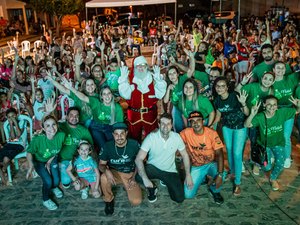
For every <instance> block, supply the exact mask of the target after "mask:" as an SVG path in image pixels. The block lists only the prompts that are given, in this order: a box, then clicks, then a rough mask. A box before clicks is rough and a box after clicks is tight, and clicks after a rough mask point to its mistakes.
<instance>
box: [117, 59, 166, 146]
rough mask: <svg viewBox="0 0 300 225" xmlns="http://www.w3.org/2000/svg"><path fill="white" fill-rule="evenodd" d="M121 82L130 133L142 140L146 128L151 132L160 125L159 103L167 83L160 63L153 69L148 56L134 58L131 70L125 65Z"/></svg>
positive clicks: (147, 132) (120, 90) (120, 86)
mask: <svg viewBox="0 0 300 225" xmlns="http://www.w3.org/2000/svg"><path fill="white" fill-rule="evenodd" d="M118 82H119V93H120V95H121V96H122V97H123V98H124V99H126V101H127V104H128V109H127V119H128V122H129V124H128V125H129V126H128V128H129V134H130V136H131V137H132V138H134V139H136V140H138V141H139V142H141V139H142V130H143V129H144V131H145V135H147V134H149V133H150V132H151V131H153V130H154V129H156V128H157V125H158V124H157V105H156V103H157V101H158V100H159V99H162V98H163V96H164V95H165V93H166V88H167V83H166V81H165V80H164V79H163V76H162V75H161V74H160V68H159V67H158V66H154V67H153V71H151V70H150V69H149V68H148V64H147V60H146V59H145V57H144V56H138V57H136V58H135V59H134V61H133V67H132V69H131V72H130V74H129V70H128V67H126V66H122V67H121V76H120V77H119V80H118Z"/></svg>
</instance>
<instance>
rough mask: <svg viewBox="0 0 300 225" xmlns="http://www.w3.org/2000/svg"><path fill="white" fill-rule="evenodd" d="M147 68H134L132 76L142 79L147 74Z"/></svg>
mask: <svg viewBox="0 0 300 225" xmlns="http://www.w3.org/2000/svg"><path fill="white" fill-rule="evenodd" d="M147 72H148V71H147V69H144V70H143V71H141V69H137V68H134V76H135V77H137V78H138V79H140V80H143V79H144V78H145V77H146V75H147Z"/></svg>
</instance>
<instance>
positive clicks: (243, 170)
mask: <svg viewBox="0 0 300 225" xmlns="http://www.w3.org/2000/svg"><path fill="white" fill-rule="evenodd" d="M245 172H246V169H245V165H244V162H242V173H245Z"/></svg>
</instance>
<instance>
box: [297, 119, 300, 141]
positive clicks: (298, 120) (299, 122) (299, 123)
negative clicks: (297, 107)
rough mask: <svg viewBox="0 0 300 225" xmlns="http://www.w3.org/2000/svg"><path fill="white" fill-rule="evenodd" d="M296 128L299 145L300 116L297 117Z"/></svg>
mask: <svg viewBox="0 0 300 225" xmlns="http://www.w3.org/2000/svg"><path fill="white" fill-rule="evenodd" d="M297 127H298V143H300V116H299V114H298V115H297Z"/></svg>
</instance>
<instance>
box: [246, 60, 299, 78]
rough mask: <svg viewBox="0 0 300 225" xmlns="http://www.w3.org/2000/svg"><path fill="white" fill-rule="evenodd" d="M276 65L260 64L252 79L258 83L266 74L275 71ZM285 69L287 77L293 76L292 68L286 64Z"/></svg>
mask: <svg viewBox="0 0 300 225" xmlns="http://www.w3.org/2000/svg"><path fill="white" fill-rule="evenodd" d="M274 64H275V62H274V63H272V64H270V65H268V64H266V63H265V62H262V63H260V64H258V65H257V66H255V67H254V68H253V70H252V72H253V76H252V77H253V78H254V79H256V80H257V81H260V80H261V78H262V76H263V75H264V73H265V72H270V71H273V67H274ZM285 69H286V71H285V75H288V74H291V73H292V72H293V71H292V69H291V67H290V66H289V64H287V63H286V64H285Z"/></svg>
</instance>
